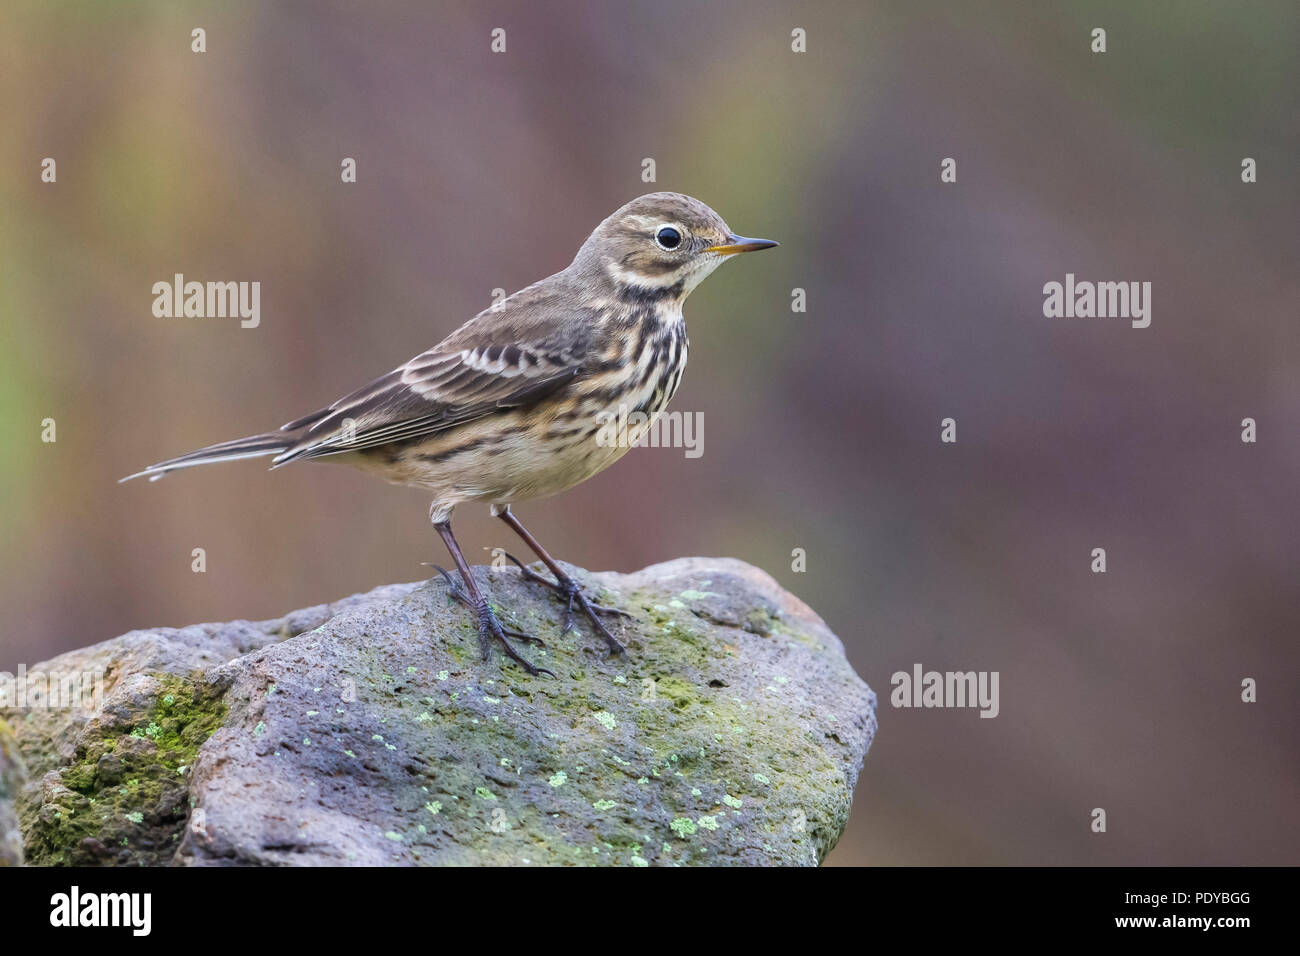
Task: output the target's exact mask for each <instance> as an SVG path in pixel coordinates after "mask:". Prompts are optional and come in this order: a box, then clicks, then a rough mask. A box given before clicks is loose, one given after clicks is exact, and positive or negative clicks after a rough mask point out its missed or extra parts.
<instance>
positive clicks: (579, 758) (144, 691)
mask: <svg viewBox="0 0 1300 956" xmlns="http://www.w3.org/2000/svg"><path fill="white" fill-rule="evenodd" d="M475 570H476V573H477V574H478V575H480V582H481V584H482V585H483V586H484V587H485V588H486V589H487V591H488V593H490V594H491V596H492V600H493V601H494V603H495V604H496V605H498V606H499V607H500V608H501V609H502V613H503V616H504V618H505V619H506V622H507V624H508V625H510V626H515V627H519V628H520V629H522V630H525V631H530V632H532V633H535V634H537V635H538V636H540V637H544V638H545V640H546V642H547V646H546V647H545V648H537V647H533V646H528V647H526V649H525V653H528V654H531V655H532V656H533V657H534V658H535V659H536V660H537V661H538V663H541V664H543V665H544V666H546V667H548V668H549V669H551V670H553V671H555V673H556V677H555V678H550V677H545V676H542V677H532V676H529V675H528V674H526V673H524V672H523V671H521V670H519V669H518V668H516V667H515V666H514V665H513V664H511V663H509V662H506V661H504V660H502V659H501V658H500V657H499V655H497V656H494V658H493V659H492V660H490V661H487V662H483V661H481V660H480V659H479V654H478V643H477V634H476V631H475V629H474V626H473V622H472V621H471V619H470V616H469V615H468V614H467V613H466V612H465V609H464V607H463V606H462V605H460V604H458V603H455V602H454V601H452V600H450V597H449V595H448V592H447V588H446V585H445V583H444V582H443V581H442V579H441V578H435V579H434V580H432V581H428V582H423V583H418V584H410V585H393V586H389V587H385V588H380V589H378V590H376V591H373V592H370V593H369V594H366V595H358V596H355V597H353V598H349V599H347V600H345V601H342V602H339V603H338V604H336V605H330V606H326V607H322V608H313V609H309V610H306V611H300V612H295V613H294V614H292V615H290V616H289V617H287V618H284V619H281V620H278V621H268V622H262V623H260V624H250V623H248V622H234V623H232V624H228V625H202V626H199V627H196V628H184V629H181V630H179V631H173V630H166V629H164V630H158V631H137V632H132V633H131V634H128V635H124V636H123V637H121V638H117V639H115V641H110V642H106V643H105V644H103V645H97V646H96V648H88V649H86V650H85V651H80V652H73V655H72V657H73V658H74V659H73V660H70V661H65V662H64V664H65V666H74V665H75V666H80V665H81V664H83V663H84V662H85V660H86V659H87V658H90V657H95V658H96V659H98V660H100V661H101V662H102V663H104V664H105V665H107V667H108V671H109V673H110V675H111V680H110V685H111V686H109V688H108V691H107V693H106V695H105V699H104V701H103V705H102V706H101V708H100V709H99V710H98V711H97V712H95V713H93V714H90V715H85V716H81V717H76V716H70V715H50V714H45V715H40V716H38V717H35V718H32V717H31V716H30V715H28V718H29V719H23V720H18V721H16V727H15V734H16V736H17V740H18V743H19V746H20V747H21V748H22V749H23V752H24V755H25V756H27V760H28V764H29V765H30V766H33V767H36V768H38V772H39V773H40V774H41V776H40V777H39V778H37V779H35V780H34V782H32V783H29V784H28V785H27V786H26V788H25V789H24V790H23V791H22V794H21V796H20V798H19V801H18V803H19V809H20V815H21V818H22V823H23V831H24V834H25V838H26V845H27V854H28V862H30V863H37V864H51V863H53V864H57V863H76V864H91V863H107V864H114V863H116V864H132V863H135V864H140V863H143V864H158V863H177V864H189V865H224V864H299V865H311V864H328V865H340V864H367V865H384V864H398V865H402V864H405V865H416V864H476V865H482V864H508V865H529V864H581V865H622V866H648V865H656V866H658V865H686V864H689V865H723V864H733V865H734V864H741V865H756V864H758V865H761V864H779V865H791V864H802V865H808V864H816V863H818V862H820V861H821V860H822V859H823V858H824V857H825V855H826V853H827V852H829V850H830V849H831V847H833V846H834V844H835V842H836V840H837V839H838V838H839V835H840V833H841V832H842V830H843V827H844V824H845V822H846V820H847V818H848V812H849V804H850V801H851V797H852V791H853V786H854V784H855V782H856V779H857V774H858V771H859V768H860V766H861V763H862V760H863V757H864V756H865V754H866V751H867V748H868V747H869V745H870V743H871V739H872V737H873V735H874V732H875V710H874V707H875V697H874V694H873V693H872V692H871V690H870V688H868V687H867V686H866V684H864V683H863V682H862V681H861V679H859V678H858V677H857V675H856V674H854V672H853V670H852V668H851V667H850V666H849V664H848V661H847V660H846V659H845V657H844V653H843V648H842V646H841V645H840V642H839V641H838V639H836V638H835V636H834V635H833V634H832V633H831V632H830V631H829V630H828V629H827V628H826V626H825V624H824V623H823V622H822V621H821V619H820V618H818V617H817V616H816V615H815V614H814V613H813V612H812V611H811V610H809V609H808V608H807V607H806V606H805V605H804V604H802V602H800V601H799V600H798V599H797V598H794V597H793V596H792V595H790V594H788V593H787V592H785V591H783V590H782V589H781V588H780V587H779V586H778V585H777V584H776V583H775V582H774V581H773V580H772V579H771V578H769V577H768V576H767V575H765V574H763V573H762V572H761V571H757V570H756V569H754V568H752V567H750V566H748V565H745V564H743V563H742V562H739V561H734V560H731V559H705V558H688V559H680V560H678V561H673V562H669V563H666V564H662V565H656V566H653V567H650V568H647V569H645V570H643V571H640V572H637V573H636V574H631V575H620V574H613V573H607V574H589V573H587V572H584V571H581V570H580V569H572V571H571V573H572V574H574V576H575V577H577V579H578V580H579V581H580V582H581V583H583V584H584V585H585V586H586V587H587V588H588V589H589V593H591V594H592V596H593V597H594V598H597V599H598V600H600V601H601V603H604V604H611V605H613V606H615V607H618V608H620V609H622V610H623V611H625V612H627V613H628V614H629V615H630V616H629V617H628V618H619V619H616V620H614V622H613V624H612V626H613V627H614V628H615V630H616V633H619V634H620V637H621V639H622V640H623V641H624V643H626V644H627V646H628V651H627V653H626V654H625V655H620V656H615V657H611V656H608V655H607V653H606V651H605V649H604V646H603V643H602V642H600V641H599V640H598V639H595V638H593V637H592V636H591V634H590V631H589V630H587V629H586V627H585V625H584V624H583V623H580V624H579V629H580V632H579V633H570V634H566V635H560V634H558V633H557V632H558V630H559V625H560V621H561V620H562V618H563V609H562V608H561V606H560V604H559V602H558V600H557V599H556V598H555V597H554V596H553V595H552V594H551V593H550V592H549V591H547V590H546V589H543V588H540V587H538V586H536V585H535V584H530V583H528V582H526V581H525V580H523V579H522V577H521V575H520V574H519V572H518V571H517V570H516V569H513V568H511V569H488V568H478V569H475ZM67 656H68V655H65V657H67ZM51 666H52V665H51ZM10 719H11V721H13V720H14V718H13V717H12V716H11V718H10ZM29 750H30V751H32V753H30V754H29V753H28V751H29Z"/></svg>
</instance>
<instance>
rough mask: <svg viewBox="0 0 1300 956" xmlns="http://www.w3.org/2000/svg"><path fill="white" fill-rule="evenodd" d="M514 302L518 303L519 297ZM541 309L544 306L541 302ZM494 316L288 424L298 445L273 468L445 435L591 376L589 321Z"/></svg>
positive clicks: (537, 315)
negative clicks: (586, 364)
mask: <svg viewBox="0 0 1300 956" xmlns="http://www.w3.org/2000/svg"><path fill="white" fill-rule="evenodd" d="M512 298H513V297H512ZM506 301H507V302H509V300H506ZM534 304H535V305H541V303H534ZM512 311H514V310H489V311H488V312H484V313H482V314H480V315H479V316H477V317H475V319H473V320H471V321H470V322H468V323H466V325H464V326H462V327H461V328H460V329H459V330H457V331H456V332H455V333H454V334H452V335H451V336H450V337H448V338H447V339H446V340H444V341H443V342H441V343H440V344H438V345H436V346H434V347H433V348H432V349H430V350H429V351H427V352H424V353H422V354H420V355H417V356H416V357H415V358H413V359H411V360H410V361H409V362H407V363H406V364H404V365H402V366H400V367H398V368H396V369H394V370H393V371H391V372H389V373H388V374H387V375H384V376H381V377H380V378H378V379H376V380H375V381H373V382H371V383H370V384H369V385H366V386H364V387H363V388H359V389H357V390H356V391H355V392H353V393H351V394H350V395H346V396H344V397H343V398H341V399H339V400H338V401H336V402H334V403H333V404H332V405H330V406H329V407H328V408H323V409H321V410H320V411H317V412H313V413H312V414H310V415H307V416H304V417H303V418H299V419H297V420H296V421H292V422H289V423H288V424H287V425H284V426H282V428H281V431H285V432H291V433H292V432H298V434H295V435H292V436H291V440H292V441H293V444H292V445H291V446H290V447H289V448H287V449H286V450H285V451H283V452H282V453H280V454H279V455H277V456H276V457H275V458H274V465H273V467H278V466H279V465H285V464H288V463H289V462H291V461H296V460H298V459H300V458H317V457H320V456H322V455H334V454H340V453H343V452H351V451H357V450H360V449H363V448H370V447H373V446H375V445H382V444H386V443H388V442H394V441H404V440H408V439H412V438H418V437H421V436H424V435H430V434H433V433H436V432H440V431H444V430H446V429H448V428H451V427H453V426H456V425H461V424H464V423H465V422H470V421H473V420H475V419H477V418H482V417H483V416H485V415H490V414H492V413H494V412H497V411H500V410H503V409H510V408H521V407H525V406H528V405H531V404H533V403H535V402H537V401H540V400H541V399H542V398H544V397H546V396H547V395H550V394H552V393H554V392H556V391H558V390H559V389H561V388H563V387H564V386H565V385H567V384H569V383H570V382H572V381H574V380H575V379H577V378H579V377H581V376H582V375H584V374H585V372H586V370H585V369H584V365H583V358H584V354H585V350H586V338H585V335H584V334H583V333H582V329H583V327H584V323H583V322H581V321H573V319H575V318H577V317H576V316H572V315H570V316H568V317H567V318H568V319H569V321H560V320H559V319H558V318H557V319H551V320H547V319H546V318H545V312H547V311H549V310H545V309H543V310H540V311H538V310H529V312H530V313H531V314H530V316H529V317H530V319H531V321H528V322H526V323H523V322H519V321H517V320H512V319H511V317H510V315H509V313H510V312H512Z"/></svg>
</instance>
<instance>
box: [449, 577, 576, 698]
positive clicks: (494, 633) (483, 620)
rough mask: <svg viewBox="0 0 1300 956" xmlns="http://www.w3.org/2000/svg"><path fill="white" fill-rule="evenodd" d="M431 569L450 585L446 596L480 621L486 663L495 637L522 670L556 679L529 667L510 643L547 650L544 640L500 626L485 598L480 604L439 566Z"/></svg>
mask: <svg viewBox="0 0 1300 956" xmlns="http://www.w3.org/2000/svg"><path fill="white" fill-rule="evenodd" d="M429 567H431V568H433V569H434V570H435V571H437V572H438V573H439V574H441V575H442V577H443V580H445V581H446V582H447V593H448V594H450V595H451V597H453V598H455V599H456V600H457V601H460V602H461V603H462V604H464V605H465V606H466V607H468V608H469V609H470V610H471V611H473V612H474V614H475V616H476V617H477V618H478V646H479V651H480V652H481V653H482V655H483V660H487V659H488V657H489V656H490V655H491V651H492V639H493V638H494V637H495V638H496V639H497V640H498V641H500V642H501V646H502V648H503V649H504V650H505V652H506V656H507V657H509V658H510V659H511V660H512V661H515V662H516V663H517V664H518V665H519V666H520V667H522V668H523V669H524V670H526V671H528V673H530V674H532V675H533V676H534V677H536V676H538V675H539V674H550V675H551V676H552V677H554V676H555V672H554V671H552V670H548V669H547V668H545V667H537V666H536V665H534V664H532V663H530V662H529V661H528V660H527V659H526V658H524V657H523V656H522V655H521V654H520V653H519V651H517V650H516V649H515V646H514V645H513V644H511V643H510V638H512V637H513V638H514V639H515V640H517V641H526V642H528V643H530V644H536V645H538V646H539V647H545V646H546V642H545V641H544V640H542V639H541V638H540V637H536V636H534V635H532V634H526V633H524V632H523V631H516V630H513V629H511V628H508V627H506V626H504V625H503V624H502V623H501V620H500V618H498V617H497V615H496V612H495V611H493V610H492V605H491V604H489V603H488V602H487V600H486V599H485V598H479V600H478V601H477V602H475V601H474V599H473V598H471V597H470V596H469V595H468V594H466V593H465V589H464V588H463V587H462V586H461V585H460V583H459V582H457V581H456V580H455V579H454V578H453V577H452V576H451V575H450V574H448V573H447V572H446V571H444V570H443V569H442V568H440V567H438V565H436V564H431V565H429Z"/></svg>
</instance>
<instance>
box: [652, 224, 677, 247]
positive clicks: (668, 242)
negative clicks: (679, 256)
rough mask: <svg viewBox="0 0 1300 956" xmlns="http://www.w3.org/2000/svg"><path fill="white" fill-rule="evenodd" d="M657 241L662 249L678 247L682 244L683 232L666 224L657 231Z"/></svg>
mask: <svg viewBox="0 0 1300 956" xmlns="http://www.w3.org/2000/svg"><path fill="white" fill-rule="evenodd" d="M655 242H657V243H658V244H659V248H660V249H669V250H672V249H676V248H677V247H678V246H680V245H681V244H682V234H681V233H680V232H678V231H677V230H676V229H674V228H673V227H672V226H664V227H663V228H662V229H660V230H659V231H658V232H656V233H655Z"/></svg>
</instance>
